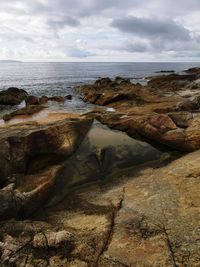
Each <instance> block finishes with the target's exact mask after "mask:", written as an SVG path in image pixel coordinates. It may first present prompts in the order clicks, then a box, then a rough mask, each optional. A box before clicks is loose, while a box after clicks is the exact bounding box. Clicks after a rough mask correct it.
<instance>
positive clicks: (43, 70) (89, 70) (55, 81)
mask: <svg viewBox="0 0 200 267" xmlns="http://www.w3.org/2000/svg"><path fill="white" fill-rule="evenodd" d="M195 66H200V63H196V62H195V63H1V64H0V90H3V89H7V88H8V87H10V86H16V87H19V88H23V89H25V90H27V91H28V92H29V93H30V94H33V95H38V96H40V95H47V96H51V95H67V94H72V95H74V98H73V100H72V101H71V102H69V101H68V102H67V103H66V105H65V106H64V107H62V108H64V109H66V110H68V111H69V110H70V111H78V112H79V111H81V112H82V111H84V110H85V109H86V106H87V105H86V104H85V103H83V102H82V101H81V100H80V98H78V97H77V96H76V95H75V93H74V91H73V87H74V86H76V85H80V84H84V83H92V82H94V81H95V80H96V79H98V78H100V77H111V78H114V77H115V76H122V77H128V78H131V79H132V81H133V82H141V83H143V82H144V77H146V76H150V75H155V72H157V71H160V70H175V71H176V72H181V71H183V70H185V69H188V68H190V67H195Z"/></svg>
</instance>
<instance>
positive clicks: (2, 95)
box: [0, 87, 28, 105]
mask: <svg viewBox="0 0 200 267" xmlns="http://www.w3.org/2000/svg"><path fill="white" fill-rule="evenodd" d="M27 96H28V93H27V92H26V91H25V90H23V89H18V88H16V87H10V88H8V89H7V90H4V91H1V92H0V104H1V105H19V104H20V103H21V102H22V101H23V100H24V99H26V97H27Z"/></svg>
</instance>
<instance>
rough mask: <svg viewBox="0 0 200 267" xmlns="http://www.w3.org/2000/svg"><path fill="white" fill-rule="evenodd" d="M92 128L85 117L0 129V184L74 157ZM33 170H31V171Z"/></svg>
mask: <svg viewBox="0 0 200 267" xmlns="http://www.w3.org/2000/svg"><path fill="white" fill-rule="evenodd" d="M91 125H92V119H90V118H87V117H80V118H73V119H65V120H61V121H58V122H52V123H46V124H39V123H36V122H29V123H28V122H27V123H24V124H23V123H22V124H16V125H9V126H1V127H0V146H1V151H0V177H1V179H0V181H2V180H3V179H5V178H6V177H8V176H10V175H13V174H15V173H24V172H27V171H29V169H31V170H32V171H33V170H34V168H35V169H36V170H39V169H41V167H42V168H44V167H45V166H44V165H45V164H47V163H48V162H49V161H50V162H58V161H61V159H66V157H68V156H70V155H71V154H73V153H74V151H75V150H76V149H77V148H78V147H79V145H80V143H81V142H82V140H83V139H84V137H85V135H86V134H87V132H88V130H89V129H90V127H91ZM34 166H35V167H34Z"/></svg>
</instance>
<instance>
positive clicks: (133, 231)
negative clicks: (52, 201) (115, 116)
mask: <svg viewBox="0 0 200 267" xmlns="http://www.w3.org/2000/svg"><path fill="white" fill-rule="evenodd" d="M199 167H200V151H196V152H193V153H191V154H188V155H186V156H184V157H181V158H179V159H177V160H175V161H173V162H171V163H168V164H167V165H166V166H162V167H159V168H158V167H156V168H148V167H146V168H144V166H143V167H142V168H139V169H136V170H135V174H133V175H132V176H129V177H128V178H126V177H123V178H121V179H120V181H117V180H116V179H115V180H113V181H112V182H108V183H106V185H104V184H102V183H98V184H92V185H90V186H88V187H85V188H82V189H80V188H79V190H78V191H76V192H73V193H71V195H70V196H68V197H67V198H65V199H64V200H63V201H62V202H60V203H58V204H57V205H56V206H53V207H51V208H48V209H44V210H42V212H38V214H37V216H36V217H34V218H31V220H25V221H24V220H21V221H19V220H18V221H16V220H8V221H2V222H0V246H1V248H0V249H1V262H2V264H4V265H3V266H5V267H7V266H9V264H13V265H14V266H17V267H18V266H21V265H20V264H22V266H24V264H25V262H26V263H27V262H28V263H27V264H32V265H33V266H40V265H37V264H39V263H40V264H47V265H46V266H48V264H49V262H51V263H52V264H53V265H55V266H62V264H64V266H99V267H110V266H117V267H121V266H144V267H149V266H163V267H174V266H187V265H188V266H198V264H199V256H200V255H199V251H200V245H199V242H197V239H198V237H199V220H200V218H199V206H200V202H199V176H200V168H199ZM47 245H48V246H47ZM2 255H3V256H2ZM44 266H45V265H44Z"/></svg>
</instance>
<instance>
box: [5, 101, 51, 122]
mask: <svg viewBox="0 0 200 267" xmlns="http://www.w3.org/2000/svg"><path fill="white" fill-rule="evenodd" d="M45 108H46V107H44V106H36V105H28V106H26V107H25V108H21V109H18V110H16V111H13V112H11V113H9V114H6V115H4V116H3V120H4V121H9V120H11V119H13V118H14V117H16V116H30V115H33V114H35V113H38V112H40V111H42V110H43V109H45Z"/></svg>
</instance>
